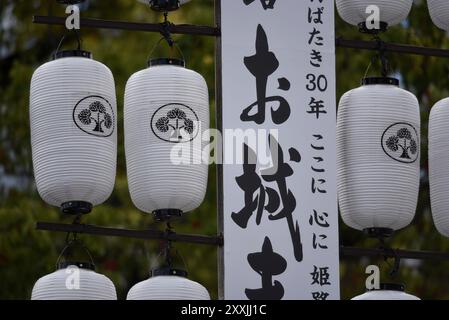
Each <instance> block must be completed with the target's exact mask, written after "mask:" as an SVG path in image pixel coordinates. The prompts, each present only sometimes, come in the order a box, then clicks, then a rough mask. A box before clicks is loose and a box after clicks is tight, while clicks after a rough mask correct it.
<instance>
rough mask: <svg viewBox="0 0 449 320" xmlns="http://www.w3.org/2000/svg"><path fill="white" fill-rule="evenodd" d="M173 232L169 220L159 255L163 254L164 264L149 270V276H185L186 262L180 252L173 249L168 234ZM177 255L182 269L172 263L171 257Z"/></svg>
mask: <svg viewBox="0 0 449 320" xmlns="http://www.w3.org/2000/svg"><path fill="white" fill-rule="evenodd" d="M172 234H175V231H174V230H173V227H172V226H171V224H170V222H167V228H166V229H165V235H166V241H165V247H164V248H163V249H162V250H161V253H160V255H159V256H163V259H164V265H163V266H162V267H159V268H156V269H153V270H152V271H151V276H152V277H154V276H161V275H165V276H167V275H172V276H180V277H187V274H188V272H187V264H186V262H185V260H184V258H183V257H182V255H181V254H179V252H178V250H177V249H175V248H174V247H173V245H172V241H171V240H170V239H169V236H170V235H172ZM175 256H177V257H179V258H180V259H181V262H182V265H183V266H182V269H179V268H176V267H175V266H174V263H173V257H175Z"/></svg>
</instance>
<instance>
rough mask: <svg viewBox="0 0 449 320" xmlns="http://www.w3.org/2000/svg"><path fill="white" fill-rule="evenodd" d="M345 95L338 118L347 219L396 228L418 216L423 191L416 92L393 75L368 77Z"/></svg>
mask: <svg viewBox="0 0 449 320" xmlns="http://www.w3.org/2000/svg"><path fill="white" fill-rule="evenodd" d="M363 83H364V85H362V86H361V87H359V88H357V89H354V90H351V91H349V92H347V93H346V94H344V95H343V97H342V98H341V100H340V105H339V110H338V119H337V175H338V179H337V182H338V198H339V204H340V211H341V216H342V218H343V221H344V222H345V223H346V224H347V225H348V226H350V227H352V228H355V229H358V230H365V231H376V230H377V231H385V232H387V233H390V232H391V231H393V230H398V229H401V228H404V227H406V226H407V225H408V224H410V222H411V221H412V220H413V217H414V215H415V210H416V204H417V198H418V190H419V162H420V161H419V154H420V153H419V146H420V114H419V105H418V101H417V99H416V97H415V96H414V95H413V94H411V93H410V92H407V91H405V90H403V89H400V88H399V87H398V84H399V81H398V80H396V79H392V78H367V79H364V80H363Z"/></svg>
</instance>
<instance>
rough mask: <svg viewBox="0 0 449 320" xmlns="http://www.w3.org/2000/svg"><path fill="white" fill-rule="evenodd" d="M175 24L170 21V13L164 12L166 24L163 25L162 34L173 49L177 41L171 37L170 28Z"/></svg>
mask: <svg viewBox="0 0 449 320" xmlns="http://www.w3.org/2000/svg"><path fill="white" fill-rule="evenodd" d="M172 25H173V24H172V23H171V22H170V21H168V12H164V22H162V23H161V31H160V32H161V34H162V36H163V37H164V39H165V41H167V43H168V45H169V46H170V48H171V47H173V45H174V43H175V41H174V40H173V38H172V37H171V33H170V28H171V26H172Z"/></svg>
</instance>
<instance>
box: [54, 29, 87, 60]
mask: <svg viewBox="0 0 449 320" xmlns="http://www.w3.org/2000/svg"><path fill="white" fill-rule="evenodd" d="M72 32H73V33H74V34H75V37H76V41H77V43H78V46H77V50H78V51H80V50H81V47H82V39H81V36H80V34H79V32H78V30H76V29H72ZM69 35H70V33H69V32H67V33H65V34H64V35H63V36H62V38H61V40H60V41H59V44H58V47H57V48H56V52H55V54H57V53H58V52H59V51H60V49H61V46H62V43H63V42H64V40H65V39H66V38H67V36H69Z"/></svg>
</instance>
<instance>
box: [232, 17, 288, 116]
mask: <svg viewBox="0 0 449 320" xmlns="http://www.w3.org/2000/svg"><path fill="white" fill-rule="evenodd" d="M243 61H244V64H245V66H246V68H247V69H248V70H249V71H250V72H251V74H252V75H253V76H254V77H255V78H256V92H257V101H256V102H254V103H253V104H251V105H250V106H249V107H247V108H245V109H244V110H243V112H242V114H241V115H240V119H241V120H242V121H254V122H255V123H257V124H262V123H264V122H265V113H266V106H267V103H275V102H277V103H278V104H279V106H278V108H277V109H274V107H271V117H272V120H273V123H275V124H282V123H284V122H285V121H287V119H288V118H289V117H290V113H291V110H290V105H289V103H288V102H287V100H286V99H285V98H283V97H281V96H271V97H267V84H268V78H269V76H270V75H272V74H273V73H274V72H275V71H276V70H277V69H278V67H279V61H278V59H277V58H276V55H275V54H274V53H273V52H271V51H270V49H269V46H268V38H267V35H266V33H265V30H264V29H263V28H262V26H261V25H259V26H258V27H257V37H256V54H255V55H253V56H249V57H245V58H244V60H243ZM278 82H279V89H280V90H283V91H288V90H289V89H290V82H289V81H288V80H287V79H286V78H279V79H278ZM254 107H256V109H257V111H256V112H255V113H253V114H251V112H252V111H253V109H254Z"/></svg>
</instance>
